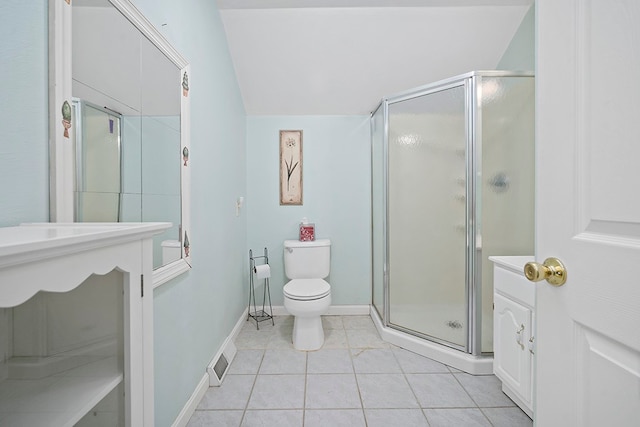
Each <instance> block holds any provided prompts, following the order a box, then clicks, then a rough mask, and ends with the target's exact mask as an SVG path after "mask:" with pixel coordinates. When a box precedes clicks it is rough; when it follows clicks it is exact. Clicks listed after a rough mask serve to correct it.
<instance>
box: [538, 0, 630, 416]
mask: <svg viewBox="0 0 640 427" xmlns="http://www.w3.org/2000/svg"><path fill="white" fill-rule="evenodd" d="M536 7H537V43H538V44H537V76H536V85H537V93H536V96H537V101H536V102H537V104H536V114H537V119H536V120H537V122H536V143H537V154H536V176H537V178H536V179H537V190H536V203H537V207H536V218H537V229H536V239H537V241H536V260H537V261H538V262H542V261H543V260H544V259H545V258H547V257H551V256H553V257H557V258H559V259H560V260H561V261H562V262H564V264H565V266H566V269H567V282H566V284H565V285H564V286H561V287H557V288H556V287H553V286H551V285H549V284H547V283H546V282H544V281H542V282H538V283H537V284H536V310H537V316H538V317H537V331H536V342H537V352H536V359H537V361H536V374H535V375H536V401H535V403H534V405H535V421H536V423H537V425H538V426H541V427H548V426H560V425H561V426H580V427H582V426H611V427H618V426H640V412H639V411H640V279H639V277H640V26H639V25H640V24H639V23H640V2H639V1H638V0H615V1H612V0H536Z"/></svg>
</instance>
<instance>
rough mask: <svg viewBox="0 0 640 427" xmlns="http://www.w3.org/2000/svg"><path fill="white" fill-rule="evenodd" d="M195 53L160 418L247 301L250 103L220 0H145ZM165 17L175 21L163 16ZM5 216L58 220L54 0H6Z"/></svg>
mask: <svg viewBox="0 0 640 427" xmlns="http://www.w3.org/2000/svg"><path fill="white" fill-rule="evenodd" d="M134 3H135V5H136V7H138V8H139V9H140V10H141V11H142V12H143V13H144V14H145V15H146V16H147V18H149V19H150V20H151V22H152V23H153V24H154V25H155V26H156V27H158V28H162V29H163V31H164V33H165V35H166V36H167V38H168V39H169V40H170V42H171V43H172V44H173V45H174V46H175V47H176V48H177V49H178V50H179V51H180V52H181V53H182V54H183V55H184V56H185V57H186V58H187V59H188V60H189V61H190V63H191V67H192V71H191V76H190V77H191V78H190V80H189V83H190V86H191V91H190V92H189V97H190V99H191V108H192V116H191V137H192V140H191V159H190V162H189V164H190V167H191V168H192V170H191V177H192V188H191V198H192V215H191V227H192V233H191V236H189V237H190V241H191V250H192V252H191V257H192V262H193V269H192V270H191V271H190V272H188V273H187V274H186V275H183V276H181V277H180V278H178V279H175V280H173V281H172V282H170V283H168V284H165V285H163V286H162V287H160V288H158V289H156V291H155V292H154V323H155V324H154V328H155V329H154V345H155V351H154V356H155V413H156V423H155V424H156V425H158V426H168V425H171V424H172V423H173V421H174V420H175V418H176V416H177V415H178V414H179V412H180V411H181V410H182V408H183V406H184V405H185V403H186V402H187V399H188V398H189V397H190V396H191V393H193V391H194V390H195V387H196V385H197V384H198V382H199V381H200V380H201V379H202V377H203V375H204V374H205V368H206V365H207V364H208V363H209V361H210V360H211V358H212V357H213V356H214V354H215V353H216V352H217V351H218V349H219V348H220V346H221V345H222V343H223V341H224V339H225V338H226V337H227V336H228V335H229V333H230V332H231V330H232V328H233V326H234V325H235V323H236V321H237V320H238V319H239V318H240V315H241V314H242V312H243V310H244V309H245V305H246V286H245V284H246V280H245V279H246V270H247V268H246V265H247V260H246V241H247V233H246V230H247V226H246V216H245V215H244V214H242V215H241V216H240V217H236V216H235V200H236V198H237V197H238V196H240V195H244V194H245V193H246V145H245V137H246V135H245V132H246V115H245V112H244V107H243V104H242V99H241V96H240V91H239V88H238V85H237V81H236V77H235V73H234V69H233V65H232V62H231V59H230V56H229V52H228V48H227V43H226V38H225V34H224V29H223V26H222V23H221V21H220V17H219V13H218V10H217V7H216V5H215V2H213V1H210V0H183V1H180V2H176V1H175V0H160V1H159V0H134ZM163 24H166V25H164V26H163ZM0 61H1V63H2V67H0V73H1V74H0V78H1V79H2V81H3V86H2V96H0V123H1V124H2V139H1V141H0V226H10V225H16V224H18V223H20V222H24V221H46V220H48V194H49V188H48V186H49V181H48V176H49V171H48V143H47V129H48V114H47V97H48V88H47V1H46V0H38V1H29V2H24V1H18V0H4V1H2V2H1V3H0Z"/></svg>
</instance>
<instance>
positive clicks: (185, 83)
mask: <svg viewBox="0 0 640 427" xmlns="http://www.w3.org/2000/svg"><path fill="white" fill-rule="evenodd" d="M182 95H184V96H185V97H186V96H189V76H188V75H187V72H186V71H185V72H184V74H183V75H182Z"/></svg>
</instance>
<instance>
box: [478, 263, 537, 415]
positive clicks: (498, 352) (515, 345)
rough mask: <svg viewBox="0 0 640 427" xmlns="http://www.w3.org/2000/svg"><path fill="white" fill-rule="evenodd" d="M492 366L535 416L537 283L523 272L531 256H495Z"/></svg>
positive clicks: (504, 386) (505, 387) (515, 398)
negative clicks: (534, 367)
mask: <svg viewBox="0 0 640 427" xmlns="http://www.w3.org/2000/svg"><path fill="white" fill-rule="evenodd" d="M489 259H490V260H491V261H493V262H494V273H493V286H494V294H493V304H494V308H493V348H494V350H493V351H494V354H493V360H494V362H493V370H494V373H495V375H496V376H497V377H498V378H499V379H500V380H501V381H502V391H503V392H504V393H505V394H506V395H507V396H509V397H510V398H511V399H512V400H513V401H514V402H515V403H516V404H517V405H518V406H520V408H522V410H523V411H524V412H525V413H527V415H529V417H531V418H533V362H534V357H535V331H534V327H535V285H534V284H533V283H532V282H529V281H528V280H527V279H526V278H525V277H524V273H523V267H524V265H525V264H526V263H527V262H529V261H533V260H534V258H533V257H532V256H531V257H528V256H504V257H500V256H494V257H489Z"/></svg>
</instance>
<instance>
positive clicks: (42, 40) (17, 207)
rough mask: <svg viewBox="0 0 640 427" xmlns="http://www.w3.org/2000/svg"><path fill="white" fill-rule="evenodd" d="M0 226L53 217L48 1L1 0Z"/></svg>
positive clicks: (45, 219)
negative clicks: (50, 206)
mask: <svg viewBox="0 0 640 427" xmlns="http://www.w3.org/2000/svg"><path fill="white" fill-rule="evenodd" d="M0 64H2V65H0V81H2V93H1V94H0V125H1V128H2V136H1V137H0V226H11V225H17V224H19V223H21V222H29V221H47V220H48V219H49V166H48V164H49V150H48V142H47V138H48V121H47V114H48V108H47V102H48V101H47V99H48V86H47V85H48V83H47V78H48V75H47V2H46V0H38V1H28V2H25V1H23V0H3V1H2V2H1V3H0Z"/></svg>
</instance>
